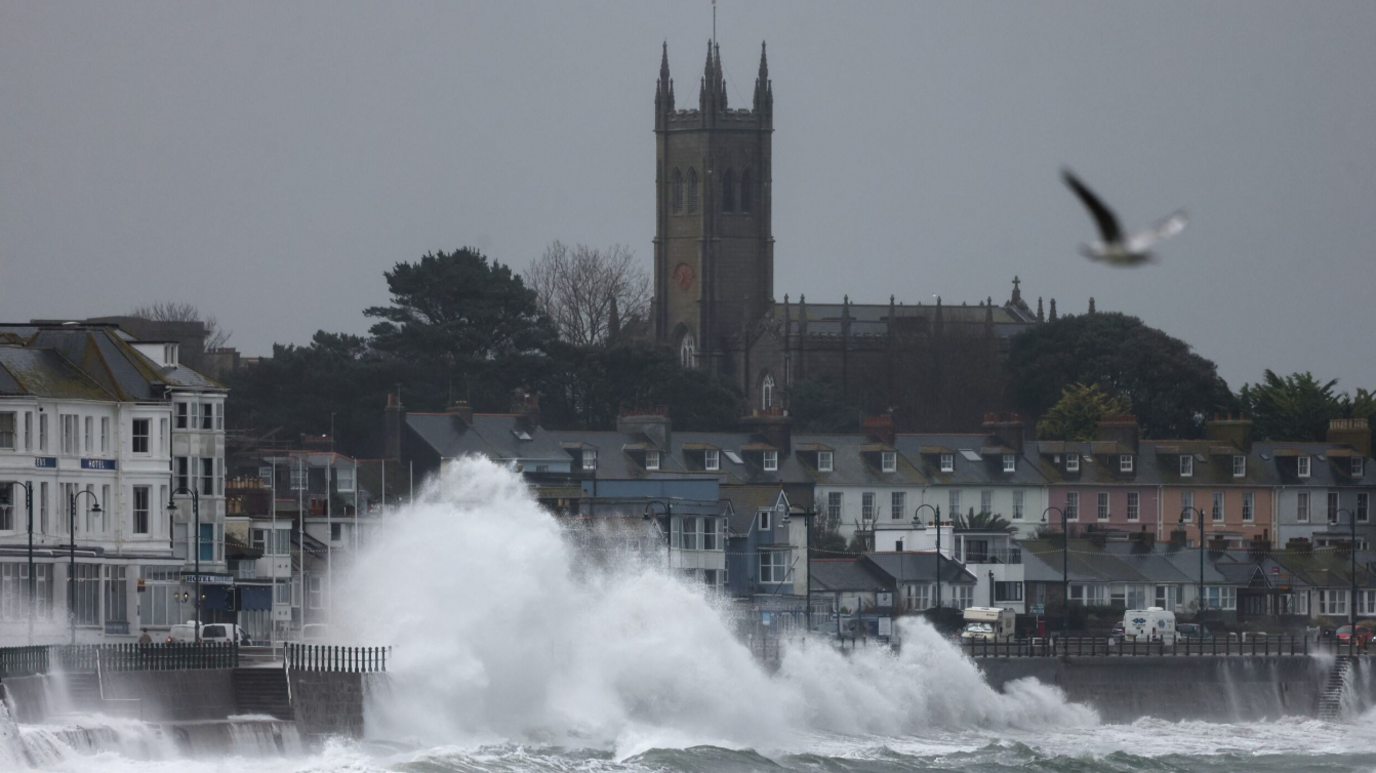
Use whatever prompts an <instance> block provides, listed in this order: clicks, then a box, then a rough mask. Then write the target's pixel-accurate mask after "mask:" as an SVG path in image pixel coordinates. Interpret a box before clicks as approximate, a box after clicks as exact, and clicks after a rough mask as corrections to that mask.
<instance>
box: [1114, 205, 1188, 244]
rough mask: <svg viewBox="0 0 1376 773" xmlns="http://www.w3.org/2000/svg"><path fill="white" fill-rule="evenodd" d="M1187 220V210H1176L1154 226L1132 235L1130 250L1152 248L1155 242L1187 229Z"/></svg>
mask: <svg viewBox="0 0 1376 773" xmlns="http://www.w3.org/2000/svg"><path fill="white" fill-rule="evenodd" d="M1187 222H1188V219H1187V218H1186V217H1185V210H1183V209H1181V210H1176V211H1175V212H1174V213H1172V214H1171V215H1170V216H1169V217H1166V218H1163V219H1161V220H1160V221H1158V222H1157V223H1156V224H1155V225H1153V226H1152V227H1150V228H1144V229H1142V230H1141V231H1138V232H1137V233H1135V234H1133V235H1132V237H1131V238H1129V239H1128V251H1130V252H1146V251H1147V250H1149V249H1151V246H1152V245H1153V244H1156V243H1157V242H1159V241H1161V240H1163V239H1169V238H1171V237H1172V236H1175V235H1176V234H1178V233H1180V232H1181V231H1183V230H1185V223H1187Z"/></svg>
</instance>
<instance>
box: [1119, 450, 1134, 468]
mask: <svg viewBox="0 0 1376 773" xmlns="http://www.w3.org/2000/svg"><path fill="white" fill-rule="evenodd" d="M1118 472H1132V454H1119V455H1118Z"/></svg>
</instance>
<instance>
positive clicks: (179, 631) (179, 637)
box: [167, 623, 253, 647]
mask: <svg viewBox="0 0 1376 773" xmlns="http://www.w3.org/2000/svg"><path fill="white" fill-rule="evenodd" d="M201 641H202V642H206V643H211V644H229V643H230V642H232V641H235V642H238V643H239V645H240V646H243V647H248V646H252V644H253V640H252V639H250V638H249V636H248V634H247V633H245V632H244V629H243V628H240V627H239V626H237V625H231V624H229V623H206V624H205V625H202V626H201ZM167 643H168V644H195V643H196V624H195V623H179V624H177V625H174V626H172V630H171V631H169V632H168V634H167Z"/></svg>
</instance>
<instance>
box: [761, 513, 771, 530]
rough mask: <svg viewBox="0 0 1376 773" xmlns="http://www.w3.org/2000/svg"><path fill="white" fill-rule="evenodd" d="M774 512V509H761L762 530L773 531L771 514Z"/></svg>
mask: <svg viewBox="0 0 1376 773" xmlns="http://www.w3.org/2000/svg"><path fill="white" fill-rule="evenodd" d="M773 512H774V511H773V510H761V511H760V531H772V529H771V525H770V515H771V514H772V513H773Z"/></svg>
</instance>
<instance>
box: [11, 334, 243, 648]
mask: <svg viewBox="0 0 1376 773" xmlns="http://www.w3.org/2000/svg"><path fill="white" fill-rule="evenodd" d="M178 354H179V352H178V345H177V344H176V343H170V342H154V341H138V340H135V339H133V338H132V337H131V336H129V335H127V334H125V333H123V332H122V331H120V330H119V329H118V328H116V327H114V326H113V325H88V324H33V325H4V326H0V497H3V499H0V619H4V620H6V621H12V620H27V619H28V618H29V610H30V609H32V611H33V622H34V626H33V633H32V636H33V640H34V641H40V642H46V641H59V640H67V639H68V638H74V639H76V640H77V641H79V642H81V641H101V640H108V639H114V640H119V639H121V638H124V637H132V636H136V635H137V634H138V628H139V627H140V626H152V627H158V628H165V627H167V626H170V625H172V624H174V623H178V622H182V621H183V620H186V619H189V618H191V617H194V612H193V611H192V610H193V609H194V606H191V605H188V604H187V603H186V602H184V601H182V600H181V599H182V596H183V593H185V592H186V590H187V589H188V588H189V587H190V586H189V585H188V583H187V582H185V579H186V578H185V570H186V569H188V568H189V567H190V566H191V565H193V564H194V558H195V556H194V553H193V551H194V550H195V549H196V548H195V546H194V544H193V543H194V541H195V536H196V535H195V534H193V532H192V524H193V523H194V521H195V513H193V507H192V504H191V498H190V497H189V496H188V494H189V493H190V492H191V491H192V490H194V491H195V492H196V494H197V499H198V500H199V515H200V523H201V531H200V533H199V534H200V558H201V561H200V569H201V572H202V574H203V575H205V577H203V580H208V582H209V584H212V585H214V584H217V580H218V579H220V578H226V576H225V575H224V574H223V572H224V568H225V559H224V399H225V393H226V390H225V388H224V387H223V386H221V385H220V384H219V383H217V382H215V381H213V380H212V379H209V378H207V377H205V376H204V375H202V374H200V373H198V372H196V371H195V370H192V369H191V368H188V367H185V366H184V365H182V364H181V363H180V361H179V357H178ZM179 489H181V490H184V492H185V493H178V490H179ZM30 502H31V503H32V513H33V518H32V526H31V527H30V521H29V516H28V510H29V504H30ZM173 504H175V505H176V506H175V507H172V506H171V505H173ZM30 539H32V544H33V551H32V561H30V551H29V542H30ZM30 578H32V582H30ZM69 580H70V581H71V582H69ZM140 588H141V589H143V590H144V591H145V592H144V593H137V590H139V589H140ZM30 602H32V604H30ZM3 630H4V631H5V635H6V637H9V638H13V637H15V636H18V637H19V638H20V640H22V641H27V640H28V639H29V638H30V636H31V634H30V627H29V626H4V627H3ZM6 643H11V642H9V641H8V638H7V640H6Z"/></svg>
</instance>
